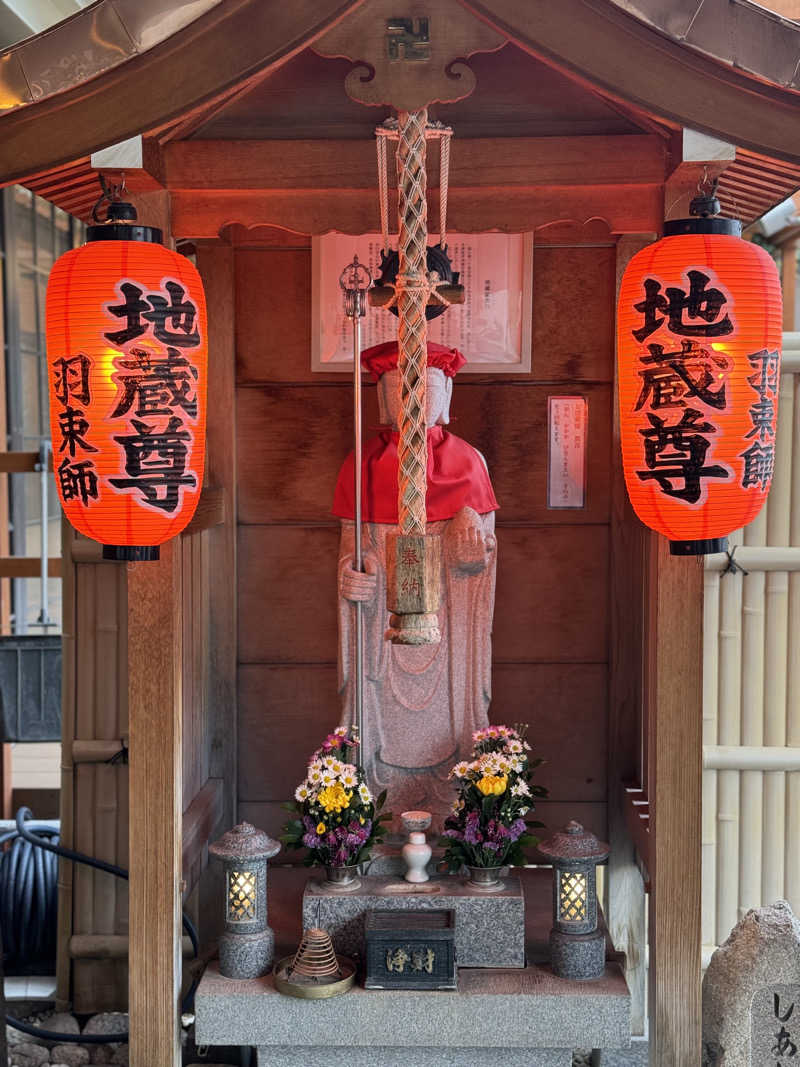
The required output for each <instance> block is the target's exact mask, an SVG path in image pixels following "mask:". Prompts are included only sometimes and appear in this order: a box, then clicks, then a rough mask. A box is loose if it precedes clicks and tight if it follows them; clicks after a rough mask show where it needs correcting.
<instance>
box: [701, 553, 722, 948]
mask: <svg viewBox="0 0 800 1067" xmlns="http://www.w3.org/2000/svg"><path fill="white" fill-rule="evenodd" d="M703 585H704V589H703V745H716V743H717V719H718V715H719V642H718V638H717V634H718V632H719V586H720V576H719V574H716V573H714V572H713V571H708V570H707V571H706V572H705V575H704V581H703ZM716 816H717V772H716V771H715V770H710V769H709V770H704V771H703V829H702V886H703V892H702V897H701V906H702V919H701V927H702V929H701V939H702V943H703V944H704V945H711V944H713V943H714V938H715V929H714V902H715V900H716V895H717V818H716Z"/></svg>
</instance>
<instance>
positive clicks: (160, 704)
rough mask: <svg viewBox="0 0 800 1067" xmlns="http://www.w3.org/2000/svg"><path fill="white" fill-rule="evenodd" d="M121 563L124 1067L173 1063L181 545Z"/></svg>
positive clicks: (177, 975) (176, 1051)
mask: <svg viewBox="0 0 800 1067" xmlns="http://www.w3.org/2000/svg"><path fill="white" fill-rule="evenodd" d="M181 547H182V543H181V540H180V538H176V539H174V540H172V541H169V542H167V544H165V545H162V546H161V559H160V560H159V561H158V562H150V563H132V564H128V713H129V716H130V957H129V1013H130V1064H131V1067H154V1065H155V1064H159V1067H162V1065H163V1067H179V1065H180V1062H181V1050H180V1040H179V1025H178V1020H179V1014H180V1008H179V999H180V986H181V815H182V808H183V796H182V789H183V783H182V774H181V720H182V692H181V631H182V624H181V569H182V568H181V563H182V559H181V557H182V553H181Z"/></svg>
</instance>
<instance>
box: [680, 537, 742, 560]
mask: <svg viewBox="0 0 800 1067" xmlns="http://www.w3.org/2000/svg"><path fill="white" fill-rule="evenodd" d="M669 551H670V555H672V556H711V555H713V554H714V553H715V552H727V551H728V538H727V537H707V538H705V540H702V541H670V543H669Z"/></svg>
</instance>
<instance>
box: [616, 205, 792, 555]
mask: <svg viewBox="0 0 800 1067" xmlns="http://www.w3.org/2000/svg"><path fill="white" fill-rule="evenodd" d="M697 203H700V204H701V205H702V204H703V203H708V201H707V200H702V201H696V202H695V204H697ZM711 203H717V202H716V201H711ZM695 204H693V205H692V207H693V209H695ZM717 210H719V209H718V207H717ZM740 233H741V224H740V223H739V222H738V221H737V220H735V219H723V218H708V217H706V218H691V219H680V220H676V221H674V222H667V223H665V225H664V237H663V239H662V240H660V241H657V242H656V243H655V244H653V245H650V246H648V247H647V248H644V249H642V251H641V252H639V253H637V255H635V256H634V257H633V259H632V260H631V261H630V263H629V264H628V267H627V270H626V271H625V275H624V277H623V279H622V284H621V287H620V294H619V305H618V314H617V353H618V379H619V404H620V432H621V438H622V458H623V464H624V468H625V481H626V484H627V487H628V495H629V496H630V499H631V503H632V504H633V508H634V510H635V512H636V514H637V515H638V516H639V518H640V519H641V520H642V522H643V523H644V524H645V525H646V526H649V527H650V528H651V529H654V530H658V531H659V532H660V533H662V534H664V536H665V537H668V538H669V539H670V542H671V551H672V553H673V554H674V555H701V554H703V553H706V552H719V551H723V550H724V549H725V547H726V541H725V535H726V534H728V533H731V531H733V530H737V529H739V528H740V527H742V526H744V525H746V524H747V523H748V522H750V521H751V520H752V519H753V518H754V517H755V516H756V515H757V514H758V512H759V511H760V510H761V507H762V505H763V503H764V500H765V499H766V496H767V493H768V492H769V487H770V482H771V481H772V469H773V465H774V459H775V424H776V418H777V409H778V383H779V374H780V354H781V330H782V321H783V315H782V308H781V286H780V281H779V279H778V274H777V271H776V269H775V264H774V263H773V261H772V259H771V258H770V256H769V255H768V254H767V253H766V252H765V251H764V249H763V248H759V247H758V245H755V244H751V243H750V242H748V241H743V240H742V239H741V237H740Z"/></svg>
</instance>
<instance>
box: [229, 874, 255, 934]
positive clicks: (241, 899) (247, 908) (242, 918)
mask: <svg viewBox="0 0 800 1067" xmlns="http://www.w3.org/2000/svg"><path fill="white" fill-rule="evenodd" d="M257 882H258V874H257V872H256V871H248V870H231V871H230V873H229V875H228V921H229V922H249V921H250V920H252V919H255V918H257V915H256V909H257V899H258V898H257V893H256V886H257Z"/></svg>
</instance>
